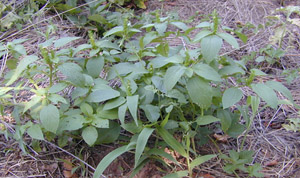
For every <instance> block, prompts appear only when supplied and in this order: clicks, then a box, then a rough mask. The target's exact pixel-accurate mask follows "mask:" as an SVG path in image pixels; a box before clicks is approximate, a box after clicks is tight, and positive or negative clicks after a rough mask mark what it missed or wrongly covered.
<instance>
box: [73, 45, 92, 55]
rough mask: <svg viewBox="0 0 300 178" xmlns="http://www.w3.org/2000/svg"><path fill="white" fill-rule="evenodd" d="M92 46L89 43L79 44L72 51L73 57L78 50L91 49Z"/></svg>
mask: <svg viewBox="0 0 300 178" xmlns="http://www.w3.org/2000/svg"><path fill="white" fill-rule="evenodd" d="M92 47H93V46H92V45H90V44H81V45H79V46H77V48H75V49H74V51H73V57H74V56H75V55H76V54H77V53H78V52H79V51H82V50H85V49H91V48H92Z"/></svg>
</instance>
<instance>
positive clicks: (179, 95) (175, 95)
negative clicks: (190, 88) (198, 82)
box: [167, 89, 187, 104]
mask: <svg viewBox="0 0 300 178" xmlns="http://www.w3.org/2000/svg"><path fill="white" fill-rule="evenodd" d="M167 96H168V97H170V98H175V99H178V102H179V103H183V104H186V103H187V101H186V96H185V95H184V94H183V93H182V92H180V91H179V90H177V89H172V90H170V91H168V92H167Z"/></svg>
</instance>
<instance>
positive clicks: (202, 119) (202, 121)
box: [196, 115, 220, 125]
mask: <svg viewBox="0 0 300 178" xmlns="http://www.w3.org/2000/svg"><path fill="white" fill-rule="evenodd" d="M218 121H220V119H218V118H216V117H214V116H210V115H207V116H199V117H197V118H196V122H197V124H198V125H208V124H211V123H214V122H218Z"/></svg>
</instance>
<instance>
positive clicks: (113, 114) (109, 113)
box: [97, 105, 118, 119]
mask: <svg viewBox="0 0 300 178" xmlns="http://www.w3.org/2000/svg"><path fill="white" fill-rule="evenodd" d="M97 116H98V117H100V118H103V119H117V118H118V109H117V108H114V109H110V110H103V105H101V106H98V108H97Z"/></svg>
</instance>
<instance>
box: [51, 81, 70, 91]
mask: <svg viewBox="0 0 300 178" xmlns="http://www.w3.org/2000/svg"><path fill="white" fill-rule="evenodd" d="M67 86H68V84H66V83H57V84H55V85H53V86H52V87H51V88H49V93H57V92H60V91H62V90H63V89H65V88H66V87H67Z"/></svg>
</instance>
